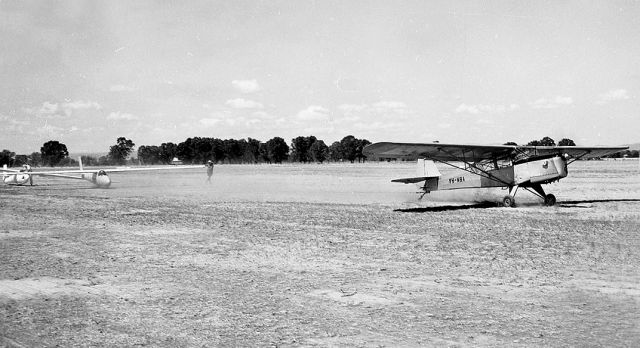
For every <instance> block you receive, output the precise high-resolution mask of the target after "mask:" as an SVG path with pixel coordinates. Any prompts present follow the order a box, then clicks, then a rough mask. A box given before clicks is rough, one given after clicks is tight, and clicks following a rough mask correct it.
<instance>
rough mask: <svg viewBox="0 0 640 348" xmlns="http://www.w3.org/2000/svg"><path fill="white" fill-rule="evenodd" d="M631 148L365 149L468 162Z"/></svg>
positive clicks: (390, 155)
mask: <svg viewBox="0 0 640 348" xmlns="http://www.w3.org/2000/svg"><path fill="white" fill-rule="evenodd" d="M626 149H628V147H624V146H618V147H599V146H596V147H586V146H517V145H464V144H440V143H426V144H419V143H389V142H382V143H375V144H371V145H369V146H367V147H365V148H364V150H363V153H364V154H365V155H366V156H373V157H377V158H405V159H416V158H418V157H425V158H428V159H431V160H434V161H440V162H452V161H462V162H467V163H473V162H479V161H483V160H503V159H511V160H518V161H521V160H530V159H532V158H537V157H545V156H553V155H565V154H566V155H569V157H571V158H574V159H579V158H594V157H602V156H605V155H610V154H613V153H616V152H620V151H624V150H626Z"/></svg>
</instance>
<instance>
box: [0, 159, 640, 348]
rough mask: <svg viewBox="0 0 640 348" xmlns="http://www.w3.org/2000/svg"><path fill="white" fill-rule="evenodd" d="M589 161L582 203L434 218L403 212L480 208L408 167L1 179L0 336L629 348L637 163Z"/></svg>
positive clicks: (67, 342) (92, 342)
mask: <svg viewBox="0 0 640 348" xmlns="http://www.w3.org/2000/svg"><path fill="white" fill-rule="evenodd" d="M575 165H579V166H581V167H578V170H576V172H575V177H573V178H572V177H570V178H567V179H566V181H563V182H562V183H560V184H557V185H553V186H551V189H552V190H550V191H552V192H554V191H555V192H554V193H557V196H558V198H559V201H560V203H562V201H565V202H566V201H569V203H564V204H562V205H559V206H556V207H551V208H549V207H543V206H540V205H539V204H537V202H536V200H535V199H534V198H530V197H529V198H527V197H523V199H522V200H521V202H523V203H521V204H520V205H519V207H518V208H514V209H508V208H495V207H493V206H492V205H485V204H479V205H478V206H477V207H473V206H471V207H466V209H454V208H451V209H433V210H430V209H427V210H424V211H423V212H422V213H403V212H400V211H394V209H412V208H430V207H438V206H440V207H441V206H451V207H455V206H459V205H460V204H462V205H472V204H470V203H469V202H466V203H460V204H458V205H452V204H450V203H449V201H447V199H446V197H445V198H443V199H442V201H444V202H446V203H443V202H442V201H440V202H438V201H437V202H433V201H427V202H423V203H419V202H417V201H415V200H414V201H410V200H408V199H407V196H405V195H404V193H402V194H398V195H394V194H391V193H390V192H392V191H391V190H396V189H398V190H399V191H402V190H404V192H405V193H406V192H408V191H410V189H409V190H408V189H407V188H405V187H403V186H402V185H400V186H389V187H387V186H386V182H387V181H388V179H390V178H393V177H394V176H393V175H391V176H389V174H396V173H398V174H400V175H398V176H402V172H403V171H405V170H408V171H411V168H409V167H405V166H401V165H396V166H394V165H378V164H376V165H369V166H365V167H364V168H365V169H366V170H364V169H362V167H355V166H289V167H284V168H283V167H275V166H256V167H250V166H248V168H251V170H249V171H248V173H247V174H246V175H243V174H242V168H243V167H241V166H237V167H233V166H229V167H227V166H217V167H216V171H217V174H218V176H217V177H216V183H215V184H214V185H213V187H211V188H208V187H206V188H204V189H203V187H202V186H201V184H200V183H199V184H198V185H191V186H189V185H188V184H184V183H185V182H188V181H186V180H185V179H183V178H181V179H180V181H179V182H182V183H183V184H175V182H174V181H172V180H174V179H171V178H164V177H152V180H151V181H153V180H156V181H157V182H155V183H154V184H155V185H158V186H159V187H164V188H163V189H155V190H154V189H152V188H151V187H150V186H145V185H141V186H139V187H138V186H136V184H139V183H140V182H143V180H148V178H147V179H144V178H145V177H144V176H132V177H128V179H131V180H130V181H126V180H125V181H122V182H120V183H119V185H120V187H117V186H116V187H115V188H114V189H110V190H93V189H89V190H85V189H83V186H77V185H76V184H74V185H67V184H61V185H57V182H50V183H49V182H47V183H41V184H40V185H38V186H35V187H33V188H29V187H2V188H0V190H2V192H3V194H2V196H3V200H2V203H1V204H2V210H1V211H2V213H1V214H2V215H1V216H0V222H1V224H2V227H0V250H1V251H2V252H1V253H0V342H1V344H0V345H4V346H30V347H31V346H33V347H38V346H55V345H59V346H105V347H108V346H165V347H191V346H364V347H377V346H394V347H395V346H419V345H423V346H424V345H427V346H433V345H435V346H474V347H475V346H487V347H489V346H497V345H508V346H593V345H596V346H633V345H635V344H636V343H637V342H639V341H640V327H639V324H638V323H640V285H639V284H640V271H638V270H639V269H640V251H639V250H640V248H639V247H640V240H639V238H638V232H637V231H639V230H640V209H639V208H640V202H639V201H638V199H640V196H639V193H640V178H639V176H638V172H637V167H635V166H629V164H628V163H627V164H625V163H621V162H619V163H606V164H602V163H590V162H585V163H576V164H575ZM590 166H591V167H590ZM611 166H617V168H618V170H614V171H612V170H611ZM636 166H637V164H636ZM614 168H616V167H614ZM287 170H290V171H293V174H286V173H287ZM258 173H262V175H263V176H264V177H261V176H260V174H258ZM612 173H613V174H612ZM614 174H615V175H614ZM283 175H285V176H286V175H289V176H288V177H285V178H284V179H283V178H281V176H283ZM265 178H266V179H265ZM588 178H593V181H594V182H597V183H598V184H592V183H590V182H591V181H589V180H588ZM269 179H273V182H274V184H273V185H272V186H269V187H268V188H266V189H265V191H266V192H268V193H269V194H268V195H266V196H265V194H264V192H260V191H259V189H258V188H259V187H260V186H265V187H266V185H265V184H264V183H263V182H262V181H261V180H269ZM231 180H233V184H229V186H225V181H228V182H231ZM291 181H295V182H296V183H297V184H299V186H297V190H298V193H299V194H298V196H294V195H292V192H294V191H293V188H292V187H291V186H289V183H290V182H291ZM315 181H321V182H324V183H325V184H328V186H322V185H315V184H310V183H313V182H315ZM340 182H343V183H344V182H347V183H348V184H341V185H338V183H340ZM378 183H379V184H378ZM565 183H566V184H565ZM334 184H335V185H334ZM243 185H244V186H243ZM278 185H281V187H280V188H281V190H279V189H278ZM240 187H245V188H246V191H243V190H242V189H240ZM367 189H369V190H370V191H369V192H368V193H367V194H364V196H365V199H363V202H362V203H354V200H355V199H354V197H357V195H358V193H359V192H365V191H366V190H367ZM238 192H240V193H241V194H240V195H238V194H237V193H238ZM278 192H282V193H281V194H279V193H278ZM5 193H7V194H5ZM333 193H335V194H333ZM305 195H307V196H311V197H310V198H309V197H305ZM385 197H389V201H388V202H385V201H384V198H385Z"/></svg>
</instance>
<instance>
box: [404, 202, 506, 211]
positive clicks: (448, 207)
mask: <svg viewBox="0 0 640 348" xmlns="http://www.w3.org/2000/svg"><path fill="white" fill-rule="evenodd" d="M499 206H500V205H499V204H498V203H496V202H482V203H476V204H466V205H441V206H436V207H420V208H407V209H394V210H393V211H398V212H402V213H426V212H438V211H452V210H465V209H486V208H495V207H499Z"/></svg>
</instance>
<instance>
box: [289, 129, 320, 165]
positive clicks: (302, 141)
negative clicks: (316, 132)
mask: <svg viewBox="0 0 640 348" xmlns="http://www.w3.org/2000/svg"><path fill="white" fill-rule="evenodd" d="M316 140H317V139H316V137H314V136H313V135H311V136H308V137H302V136H300V137H297V138H294V139H291V160H292V161H297V162H302V163H307V162H309V160H311V158H310V156H309V149H310V148H311V145H313V143H314V142H315V141H316Z"/></svg>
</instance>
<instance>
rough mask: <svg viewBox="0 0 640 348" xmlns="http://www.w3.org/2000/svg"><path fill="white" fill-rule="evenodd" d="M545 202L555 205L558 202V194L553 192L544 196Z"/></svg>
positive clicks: (548, 204)
mask: <svg viewBox="0 0 640 348" xmlns="http://www.w3.org/2000/svg"><path fill="white" fill-rule="evenodd" d="M544 204H545V205H547V206H549V207H551V206H554V205H555V204H556V196H554V195H552V194H548V195H546V196H544Z"/></svg>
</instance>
